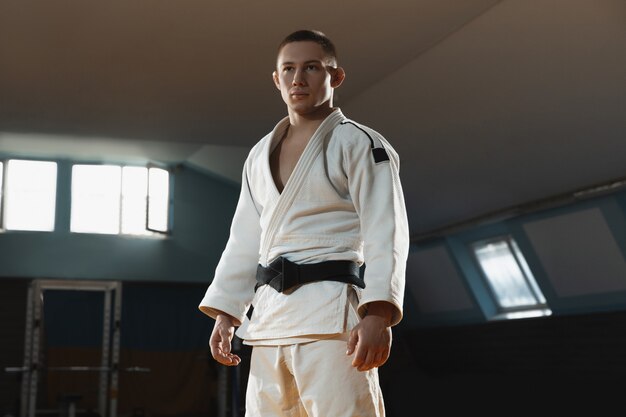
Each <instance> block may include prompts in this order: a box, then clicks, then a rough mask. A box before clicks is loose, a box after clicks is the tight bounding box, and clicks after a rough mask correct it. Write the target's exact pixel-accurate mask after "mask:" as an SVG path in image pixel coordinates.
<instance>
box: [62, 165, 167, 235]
mask: <svg viewBox="0 0 626 417" xmlns="http://www.w3.org/2000/svg"><path fill="white" fill-rule="evenodd" d="M168 207H169V173H168V172H167V171H166V170H164V169H160V168H146V167H132V166H124V167H121V166H117V165H74V166H73V167H72V214H71V221H70V230H71V231H72V232H78V233H105V234H118V233H122V234H132V235H151V234H155V233H166V232H167V231H168Z"/></svg>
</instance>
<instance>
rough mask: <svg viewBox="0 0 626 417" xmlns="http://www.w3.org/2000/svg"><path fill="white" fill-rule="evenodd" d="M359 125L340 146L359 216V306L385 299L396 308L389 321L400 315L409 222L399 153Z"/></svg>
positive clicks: (361, 308)
mask: <svg viewBox="0 0 626 417" xmlns="http://www.w3.org/2000/svg"><path fill="white" fill-rule="evenodd" d="M359 129H360V130H361V131H360V132H358V133H357V134H358V135H360V137H359V138H358V139H359V140H355V141H351V146H350V147H349V148H347V149H346V150H345V151H344V164H345V165H344V169H345V171H346V174H347V176H348V187H349V190H350V195H351V198H352V201H353V204H354V206H355V209H356V211H357V214H358V216H359V220H360V225H361V237H362V239H363V256H364V261H365V266H366V267H365V276H364V280H365V289H363V291H362V294H361V298H360V300H359V306H358V312H359V314H360V315H361V317H363V316H364V315H365V313H366V304H367V303H371V302H373V301H386V302H388V303H391V304H392V305H393V306H394V307H395V309H394V313H393V316H392V323H391V324H392V325H396V324H398V323H399V322H400V320H401V319H402V314H403V313H402V311H403V310H402V305H403V301H404V287H405V274H406V262H407V257H408V252H409V228H408V220H407V214H406V207H405V203H404V195H403V192H402V186H401V184H400V175H399V163H400V162H399V158H398V154H397V153H396V152H395V150H394V149H393V148H392V147H391V145H389V143H388V142H387V141H386V140H385V139H384V138H383V137H382V136H380V135H378V134H376V132H375V131H366V130H364V129H362V128H361V127H359Z"/></svg>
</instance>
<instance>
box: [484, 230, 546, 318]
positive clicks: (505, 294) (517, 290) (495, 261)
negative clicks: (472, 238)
mask: <svg viewBox="0 0 626 417" xmlns="http://www.w3.org/2000/svg"><path fill="white" fill-rule="evenodd" d="M474 251H475V253H476V257H477V258H478V261H479V262H480V266H481V267H482V269H483V272H484V273H485V276H486V277H487V280H488V282H489V284H490V285H491V288H492V290H493V291H494V293H495V294H496V297H497V300H498V302H499V304H500V306H501V307H503V308H511V307H520V306H534V305H536V304H537V300H536V298H535V296H534V295H533V293H532V292H531V290H530V288H529V286H528V285H527V283H526V280H525V279H524V274H523V272H522V270H521V269H520V267H519V265H518V263H517V261H516V260H515V257H514V256H513V253H511V251H510V249H509V245H508V243H507V241H506V240H502V241H498V242H488V243H481V244H477V245H475V246H474Z"/></svg>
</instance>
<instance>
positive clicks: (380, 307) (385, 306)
mask: <svg viewBox="0 0 626 417" xmlns="http://www.w3.org/2000/svg"><path fill="white" fill-rule="evenodd" d="M393 309H394V306H393V305H391V304H390V303H388V302H386V301H374V302H371V303H368V304H367V310H366V313H365V316H366V317H367V316H377V317H379V318H381V319H382V320H383V321H384V323H385V325H386V326H387V327H390V326H391V319H392V317H393Z"/></svg>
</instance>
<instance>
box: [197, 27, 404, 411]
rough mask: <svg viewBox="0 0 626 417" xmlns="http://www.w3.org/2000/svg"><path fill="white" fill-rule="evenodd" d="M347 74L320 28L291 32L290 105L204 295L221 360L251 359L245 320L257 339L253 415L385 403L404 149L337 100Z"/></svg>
mask: <svg viewBox="0 0 626 417" xmlns="http://www.w3.org/2000/svg"><path fill="white" fill-rule="evenodd" d="M344 78H345V72H344V70H343V69H342V68H341V67H339V66H338V65H337V56H336V52H335V48H334V46H333V44H332V43H331V41H330V40H329V39H328V38H327V37H326V36H325V35H324V34H322V33H321V32H317V31H298V32H294V33H293V34H291V35H289V36H288V37H287V38H285V40H284V41H283V42H282V43H281V45H280V47H279V50H278V58H277V63H276V70H275V71H274V73H273V80H274V84H275V85H276V88H277V89H278V90H279V91H280V93H281V96H282V99H283V101H284V102H285V104H286V105H287V113H288V116H287V117H285V118H284V119H283V120H281V121H280V122H279V123H278V124H277V125H276V127H275V128H274V129H273V130H272V132H270V133H269V134H268V135H267V136H265V137H264V138H263V139H261V141H260V142H258V143H257V144H256V146H254V148H253V149H252V150H251V151H250V154H249V156H248V158H247V160H246V162H245V166H244V169H243V175H242V186H241V194H240V197H239V202H238V204H237V209H236V212H235V215H234V218H233V222H232V226H231V234H230V238H229V240H228V243H227V245H226V248H225V250H224V252H223V254H222V257H221V260H220V262H219V264H218V266H217V268H216V271H215V277H214V279H213V282H212V283H211V285H210V286H209V288H208V290H207V292H206V295H205V297H204V299H203V300H202V302H201V303H200V310H201V311H203V312H204V313H205V314H207V315H209V316H211V317H213V318H214V319H215V320H216V322H215V326H214V329H213V332H212V334H211V339H210V347H211V353H212V355H213V357H214V358H215V360H216V361H218V362H219V363H221V364H224V365H233V366H234V365H238V364H239V362H240V360H241V359H240V358H239V357H238V356H237V355H235V354H233V353H232V352H231V340H232V337H233V335H234V333H235V327H238V330H237V335H238V336H239V337H241V338H242V339H243V340H244V343H246V344H248V345H252V346H253V348H252V358H251V363H250V375H249V379H248V388H247V393H246V416H249V417H252V416H254V417H270V416H309V417H351V416H377V417H380V416H384V413H385V411H384V405H383V398H382V394H381V392H380V387H379V383H378V373H377V368H378V367H379V366H381V365H383V364H384V363H385V362H386V361H387V358H388V357H389V353H390V349H391V340H392V332H391V327H392V326H394V325H396V324H397V323H398V322H399V321H400V320H401V318H402V302H403V296H404V278H405V266H406V258H407V254H408V247H409V233H408V224H407V217H406V211H405V206H404V197H403V194H402V188H401V185H400V180H399V174H398V169H399V166H398V164H399V160H398V156H397V154H396V152H395V151H394V150H393V148H392V147H391V146H390V145H389V143H388V142H387V141H386V140H385V139H384V138H383V137H382V136H381V135H380V134H378V133H377V132H375V131H373V130H372V129H369V128H368V127H366V126H363V125H360V124H358V123H356V122H353V121H351V120H349V119H347V118H346V117H345V116H344V115H343V114H342V113H341V111H340V110H339V109H338V108H335V107H333V92H334V89H335V88H337V87H339V86H340V85H341V83H342V82H343V80H344ZM363 264H365V268H361V270H359V267H362V265H363ZM363 269H364V272H363ZM251 305H252V306H253V307H254V309H253V312H252V316H251V318H250V319H248V317H247V315H246V314H247V312H248V310H249V308H250V306H251Z"/></svg>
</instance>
